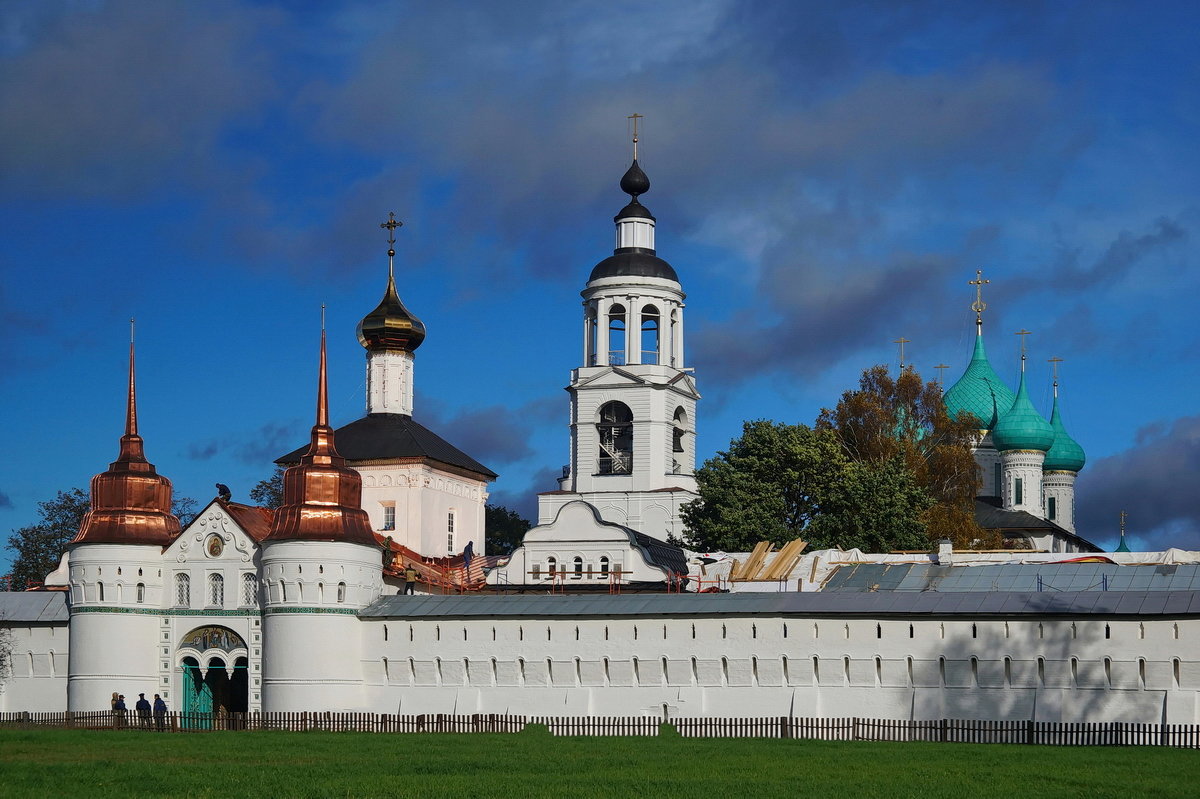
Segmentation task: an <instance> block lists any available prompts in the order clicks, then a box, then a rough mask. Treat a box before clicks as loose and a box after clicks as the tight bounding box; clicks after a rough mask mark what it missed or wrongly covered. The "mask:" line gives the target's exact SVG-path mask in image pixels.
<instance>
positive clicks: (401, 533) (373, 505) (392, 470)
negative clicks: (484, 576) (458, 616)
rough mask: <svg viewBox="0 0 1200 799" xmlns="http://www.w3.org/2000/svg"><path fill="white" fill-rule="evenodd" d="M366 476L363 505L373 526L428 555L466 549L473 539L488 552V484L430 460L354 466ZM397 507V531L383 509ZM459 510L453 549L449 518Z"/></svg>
mask: <svg viewBox="0 0 1200 799" xmlns="http://www.w3.org/2000/svg"><path fill="white" fill-rule="evenodd" d="M354 468H355V470H356V471H358V473H359V474H360V475H362V480H363V493H362V507H363V510H365V511H366V512H367V516H368V517H369V518H370V521H371V529H373V530H375V531H376V532H378V533H379V534H380V535H383V536H391V537H392V540H394V541H395V542H396V543H398V544H401V545H403V546H406V547H408V548H409V549H412V550H415V551H417V552H419V553H421V554H422V555H425V556H428V557H443V556H445V555H456V554H458V553H459V552H462V550H463V548H464V547H465V546H466V545H467V542H468V541H474V542H475V552H477V553H482V552H484V551H485V550H484V546H485V543H486V542H485V538H484V506H485V505H486V504H487V498H488V492H487V483H486V482H485V481H483V480H476V479H471V478H468V477H463V476H461V475H459V474H454V473H451V472H448V471H444V470H442V469H438V468H437V467H436V466H434V465H432V464H430V463H403V464H396V463H391V464H388V463H381V464H355V466H354ZM389 505H390V506H393V507H395V509H396V517H395V518H396V523H395V529H391V530H389V529H387V528H386V525H385V523H384V508H385V507H386V506H389ZM452 511H453V512H454V518H455V536H454V538H455V540H454V548H453V551H452V552H451V551H448V550H447V544H448V539H447V533H448V523H449V516H450V513H451V512H452Z"/></svg>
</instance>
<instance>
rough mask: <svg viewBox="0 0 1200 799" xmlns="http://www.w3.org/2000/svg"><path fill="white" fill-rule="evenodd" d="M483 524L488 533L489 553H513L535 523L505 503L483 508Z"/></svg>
mask: <svg viewBox="0 0 1200 799" xmlns="http://www.w3.org/2000/svg"><path fill="white" fill-rule="evenodd" d="M483 526H484V530H485V531H486V535H487V554H489V555H511V554H512V551H513V550H514V549H516V548H517V547H519V546H520V545H521V540H522V539H523V538H524V537H525V533H526V532H528V531H529V528H530V527H532V526H533V523H532V522H530V521H529V520H528V519H526V518H524V517H522V516H521V514H519V513H517V512H516V511H515V510H510V509H508V508H506V507H504V506H503V505H487V506H485V507H484V509H483Z"/></svg>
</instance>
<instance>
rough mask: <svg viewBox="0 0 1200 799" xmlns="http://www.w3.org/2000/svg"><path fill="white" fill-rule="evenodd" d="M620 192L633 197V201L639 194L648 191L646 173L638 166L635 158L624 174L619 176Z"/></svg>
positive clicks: (648, 182)
mask: <svg viewBox="0 0 1200 799" xmlns="http://www.w3.org/2000/svg"><path fill="white" fill-rule="evenodd" d="M621 191H623V192H625V193H626V194H631V195H633V199H634V200H635V201H636V200H637V196H638V195H639V194H645V193H646V192H648V191H650V178H648V177H646V173H645V172H643V171H642V168H641V167H640V166H638V162H637V159H636V158H635V159H633V163H632V164H630V165H629V169H627V170H625V174H624V175H622V176H621Z"/></svg>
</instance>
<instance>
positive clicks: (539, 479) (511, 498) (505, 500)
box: [488, 468, 562, 524]
mask: <svg viewBox="0 0 1200 799" xmlns="http://www.w3.org/2000/svg"><path fill="white" fill-rule="evenodd" d="M561 476H562V470H561V469H550V468H546V469H539V470H538V471H536V472H534V474H533V478H532V479H531V480H530V481H529V485H527V486H522V487H521V488H520V489H517V490H515V491H504V490H501V491H493V492H492V494H491V496H489V497H488V504H489V505H503V506H504V507H506V508H508V509H509V510H515V511H516V512H517V513H519V514H521V516H522V517H523V518H526V519H528V520H529V521H531V522H533V523H534V524H537V518H538V505H537V495H538V494H539V493H541V492H543V491H553V490H554V489H556V488H558V478H559V477H561Z"/></svg>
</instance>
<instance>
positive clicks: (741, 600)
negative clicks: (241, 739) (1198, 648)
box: [359, 591, 1200, 619]
mask: <svg viewBox="0 0 1200 799" xmlns="http://www.w3.org/2000/svg"><path fill="white" fill-rule="evenodd" d="M1092 614H1105V615H1130V616H1142V615H1158V616H1161V615H1167V616H1184V615H1200V591H1107V592H1099V591H1069V592H1056V591H1049V592H1047V591H1043V592H1040V593H1039V592H1036V591H1035V592H1017V591H978V592H950V593H938V592H934V591H927V592H924V593H919V592H906V591H881V592H871V593H851V592H842V593H834V592H827V591H816V592H805V593H801V592H787V593H778V594H765V593H763V594H759V593H746V594H637V595H623V596H610V595H604V596H587V595H582V596H580V595H574V596H572V595H568V596H550V595H528V594H521V595H516V596H514V595H511V594H510V595H497V594H477V595H468V596H429V595H420V596H403V595H395V596H386V597H381V598H380V599H377V600H375V601H374V602H372V603H371V604H370V605H368V606H367V607H365V608H363V609H362V610H361V611H359V616H360V617H363V618H379V619H387V618H398V619H419V618H484V619H487V618H512V617H530V618H551V617H575V618H579V617H600V618H616V617H628V616H714V615H730V616H763V615H765V616H779V615H796V616H831V615H832V616H840V615H852V616H889V615H903V616H913V615H938V616H947V615H951V616H952V615H968V616H981V615H1004V616H1029V615H1048V616H1076V615H1092Z"/></svg>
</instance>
